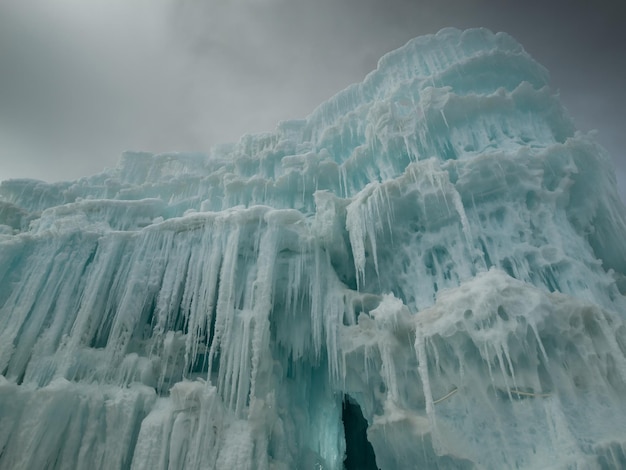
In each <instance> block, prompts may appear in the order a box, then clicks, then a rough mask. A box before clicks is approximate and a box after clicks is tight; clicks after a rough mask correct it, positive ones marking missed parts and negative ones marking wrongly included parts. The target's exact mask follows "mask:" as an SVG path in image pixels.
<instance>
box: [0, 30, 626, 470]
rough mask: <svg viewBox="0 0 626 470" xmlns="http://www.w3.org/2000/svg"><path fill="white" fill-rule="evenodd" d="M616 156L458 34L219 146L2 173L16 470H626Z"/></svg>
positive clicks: (622, 227) (3, 384) (1, 358)
mask: <svg viewBox="0 0 626 470" xmlns="http://www.w3.org/2000/svg"><path fill="white" fill-rule="evenodd" d="M625 236H626V222H625V216H624V207H623V206H622V204H621V202H620V200H619V198H618V196H617V193H616V189H615V178H614V176H613V173H612V168H611V164H610V159H609V158H608V156H607V155H606V153H605V151H604V150H603V149H602V148H601V147H599V146H598V145H597V144H596V143H595V141H594V140H593V139H592V138H591V137H589V136H587V135H583V134H580V133H578V132H576V131H575V129H574V127H573V125H572V122H571V121H570V119H569V118H568V116H567V114H566V112H565V111H564V109H563V108H562V106H561V105H560V104H559V101H558V97H557V96H555V95H554V94H553V92H552V91H551V90H550V89H549V88H548V87H547V72H546V70H545V69H543V68H542V67H541V66H540V65H538V64H537V63H536V62H534V61H533V60H532V59H531V58H530V57H529V56H528V54H526V52H525V51H524V50H523V49H522V47H521V46H520V45H519V44H518V43H517V42H515V40H513V39H512V38H511V37H510V36H508V35H506V34H502V33H498V34H492V33H491V32H489V31H487V30H484V29H476V30H469V31H465V32H461V31H458V30H454V29H446V30H442V31H441V32H439V33H438V34H436V35H431V36H425V37H420V38H417V39H414V40H412V41H410V42H409V43H408V44H406V45H405V46H404V47H402V48H400V49H398V50H396V51H394V52H391V53H389V54H388V55H386V56H385V57H383V58H382V59H381V60H380V62H379V65H378V68H377V70H376V71H374V72H372V73H371V74H369V75H368V76H367V77H366V78H365V80H364V81H363V82H362V83H360V84H356V85H353V86H351V87H349V88H347V89H346V90H344V91H342V92H340V93H339V94H337V95H336V96H335V97H333V98H331V99H330V100H329V101H327V102H326V103H323V104H322V105H321V106H320V107H318V108H317V109H316V110H315V111H314V112H313V113H312V114H311V115H310V116H309V117H308V118H306V119H304V120H299V121H288V122H283V123H280V124H279V125H278V128H277V130H276V131H275V132H273V133H268V134H261V135H247V136H244V137H243V138H242V139H241V140H240V141H239V142H237V143H235V144H230V145H224V146H220V147H216V148H214V149H213V150H212V151H211V153H210V154H209V155H191V154H161V155H152V154H146V153H126V154H124V155H123V157H122V159H121V161H120V163H119V166H118V167H117V168H114V169H111V170H106V171H105V172H103V173H101V174H98V175H95V176H90V177H85V178H82V179H80V180H77V181H72V182H63V183H55V184H47V183H43V182H40V181H33V180H10V181H5V182H2V184H1V185H0V373H1V374H2V376H0V468H2V469H32V468H38V469H46V468H50V469H53V468H54V469H75V468H93V469H118V468H132V469H166V468H167V469H183V468H184V469H207V468H208V469H273V470H274V469H275V470H278V469H285V470H286V469H322V468H323V469H341V468H343V460H344V455H345V453H346V440H345V439H344V432H345V431H344V423H342V403H343V402H344V400H349V401H350V403H351V404H352V405H358V407H360V409H361V411H362V413H363V416H364V417H365V419H366V420H367V422H368V431H367V436H368V440H369V441H370V443H371V444H372V446H373V449H374V453H375V455H376V464H377V466H378V467H379V468H382V469H402V468H426V469H433V468H440V469H444V468H468V469H469V468H472V469H474V468H476V469H502V468H519V469H536V468H578V469H587V468H594V469H595V468H603V469H604V468H606V469H609V468H623V467H625V466H626V326H625V322H624V320H625V316H626V299H625V297H624V293H625V292H626V277H625V274H626V243H625V241H624V240H625Z"/></svg>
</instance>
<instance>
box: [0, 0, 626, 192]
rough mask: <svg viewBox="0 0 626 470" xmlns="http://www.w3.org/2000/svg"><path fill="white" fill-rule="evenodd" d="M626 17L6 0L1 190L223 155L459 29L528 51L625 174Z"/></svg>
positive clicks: (525, 9)
mask: <svg viewBox="0 0 626 470" xmlns="http://www.w3.org/2000/svg"><path fill="white" fill-rule="evenodd" d="M623 9H624V7H622V6H621V5H618V4H617V2H612V1H610V0H600V1H597V2H594V3H593V5H592V4H591V3H590V2H584V1H582V0H569V1H565V0H555V1H552V2H545V1H543V2H540V1H538V0H528V1H526V2H502V1H495V0H427V1H426V0H386V1H382V0H316V1H306V0H231V1H228V0H208V1H200V0H126V1H124V0H108V1H107V0H91V1H90V2H83V1H80V0H57V1H52V0H30V1H28V2H24V1H20V0H4V1H3V2H2V3H0V68H1V70H2V75H1V77H2V78H0V128H1V131H0V179H3V178H6V177H18V176H32V177H38V178H43V179H48V180H55V179H61V178H75V177H78V176H79V175H82V174H87V173H93V172H96V171H100V170H101V169H102V167H104V166H112V165H114V164H115V161H116V160H117V158H118V155H119V154H120V152H121V151H123V150H125V149H127V148H133V149H146V150H151V151H170V150H183V151H184V150H207V149H208V148H209V146H210V145H212V144H215V143H219V142H224V141H232V140H234V139H237V138H238V137H239V136H240V135H241V134H243V133H245V132H258V131H263V130H270V129H272V128H273V127H274V125H275V124H276V122H277V121H279V120H282V119H289V118H299V117H303V116H304V115H306V114H308V113H309V112H310V111H311V110H312V109H313V108H314V107H315V106H316V105H317V104H319V103H320V102H321V101H323V100H324V99H327V98H328V97H330V96H331V95H332V94H334V93H335V92H337V91H339V90H340V89H342V88H343V87H345V86H347V85H348V84H350V83H352V82H355V81H359V80H361V79H362V78H363V76H364V75H365V74H366V73H367V72H369V71H370V70H372V69H373V68H374V67H375V66H376V61H377V59H378V58H379V57H380V56H381V55H382V54H384V53H385V52H387V51H389V50H391V49H394V48H396V47H399V46H400V45H402V44H403V43H404V42H406V41H407V40H408V39H410V38H411V37H414V36H418V35H420V34H426V33H433V32H436V31H437V30H439V29H440V28H442V27H445V26H456V27H460V28H466V27H473V26H486V27H489V28H490V29H492V30H496V31H498V30H505V31H507V32H509V33H511V34H512V35H513V36H514V37H516V38H517V39H518V40H520V42H522V44H523V45H524V46H525V48H526V49H527V50H528V51H529V52H530V53H531V54H532V55H533V56H534V57H535V58H536V59H538V60H539V61H540V62H542V63H543V64H544V65H545V66H546V67H547V68H548V69H550V71H551V75H552V77H553V84H554V86H555V89H560V90H561V95H562V98H563V101H564V102H565V105H566V106H567V107H568V109H569V110H570V111H571V112H572V114H574V117H575V119H576V122H577V123H578V125H579V126H580V127H581V128H583V129H584V130H587V129H591V128H598V129H599V130H600V133H599V139H600V141H601V142H602V143H603V144H604V145H606V146H607V147H608V148H609V151H610V152H611V153H612V154H613V156H614V157H615V159H616V162H617V164H618V167H619V169H620V170H619V171H624V168H625V167H626V163H624V162H625V160H626V159H625V158H624V157H625V155H624V153H623V151H622V150H621V149H623V148H624V146H625V137H624V136H623V134H624V133H623V131H622V127H623V123H624V116H625V111H624V109H626V103H625V96H626V92H625V91H624V89H623V83H624V80H625V79H626V76H625V73H626V58H625V56H626V54H624V51H623V46H622V45H621V44H623V43H625V42H626V41H624V40H623V35H624V33H623V32H622V28H621V26H620V25H621V24H622V22H623V21H624V14H623V13H624V12H623ZM585 28H587V30H586V29H585ZM620 39H622V40H621V41H620ZM18 154H19V155H20V156H19V157H17V156H16V155H18Z"/></svg>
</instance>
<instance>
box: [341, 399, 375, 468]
mask: <svg viewBox="0 0 626 470" xmlns="http://www.w3.org/2000/svg"><path fill="white" fill-rule="evenodd" d="M341 419H342V421H343V429H344V435H345V439H346V457H345V458H344V460H343V468H344V470H378V466H377V465H376V454H374V448H373V447H372V444H371V443H370V441H368V440H367V420H366V419H365V417H363V413H362V412H361V407H360V406H359V404H358V403H357V402H356V401H355V400H354V399H353V398H352V397H350V396H349V395H345V396H344V399H343V409H342V413H341Z"/></svg>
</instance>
